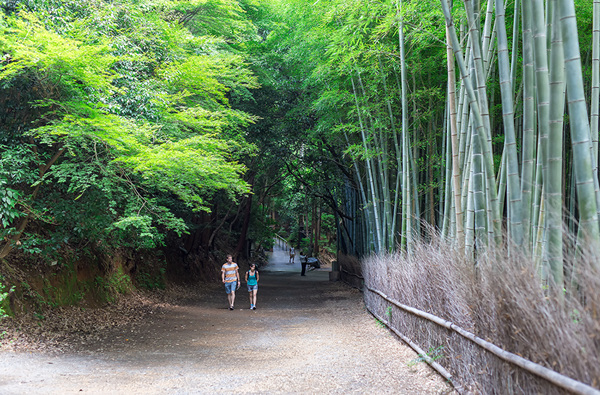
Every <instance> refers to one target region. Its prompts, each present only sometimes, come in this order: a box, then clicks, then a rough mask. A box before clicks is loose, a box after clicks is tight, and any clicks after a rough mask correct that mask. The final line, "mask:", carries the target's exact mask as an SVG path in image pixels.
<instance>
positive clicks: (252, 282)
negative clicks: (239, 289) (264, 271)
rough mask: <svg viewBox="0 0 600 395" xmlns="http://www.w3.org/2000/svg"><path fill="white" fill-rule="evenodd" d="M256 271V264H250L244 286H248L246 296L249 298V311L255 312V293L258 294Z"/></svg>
mask: <svg viewBox="0 0 600 395" xmlns="http://www.w3.org/2000/svg"><path fill="white" fill-rule="evenodd" d="M258 277H259V276H258V271H257V270H256V264H254V263H251V264H250V270H248V271H247V272H246V278H245V280H246V284H248V296H249V297H250V310H256V293H257V292H258Z"/></svg>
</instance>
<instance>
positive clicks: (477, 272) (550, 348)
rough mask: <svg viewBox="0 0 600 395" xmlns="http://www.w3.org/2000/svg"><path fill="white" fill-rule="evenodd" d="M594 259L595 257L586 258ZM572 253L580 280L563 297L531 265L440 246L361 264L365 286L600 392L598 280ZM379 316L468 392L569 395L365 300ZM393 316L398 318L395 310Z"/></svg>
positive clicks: (370, 297) (436, 242)
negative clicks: (468, 255)
mask: <svg viewBox="0 0 600 395" xmlns="http://www.w3.org/2000/svg"><path fill="white" fill-rule="evenodd" d="M587 252H588V253H589V252H590V251H587ZM576 255H577V254H568V257H567V259H566V262H565V263H566V265H565V266H566V267H567V268H569V270H566V272H567V274H568V275H569V274H570V273H571V272H573V271H572V270H571V268H573V267H575V268H576V270H575V271H576V272H577V273H579V274H578V275H577V277H576V278H577V281H576V282H574V283H573V285H572V286H568V287H565V289H564V290H561V289H557V287H553V286H545V285H544V283H543V281H542V280H541V277H540V275H539V270H537V269H536V264H535V263H534V262H533V261H532V259H531V258H528V257H526V256H524V255H521V254H517V253H511V256H510V257H509V256H507V254H506V251H504V250H487V252H486V254H485V255H482V256H479V257H478V259H477V265H475V264H474V261H473V259H466V258H464V257H461V255H460V254H458V253H457V251H455V250H454V249H453V248H452V247H451V246H449V245H447V244H446V243H444V242H443V241H442V240H441V239H440V238H439V237H433V238H432V239H431V241H430V242H429V243H421V244H419V245H417V246H416V249H415V253H414V254H413V255H412V256H411V257H407V256H406V255H404V254H400V253H395V254H389V255H384V256H371V257H369V258H367V259H364V260H363V261H362V274H363V276H364V278H365V284H366V285H367V286H369V287H371V288H374V289H377V290H379V291H381V292H383V293H385V294H386V295H388V296H390V297H391V298H392V299H395V300H397V301H399V302H400V303H403V304H405V305H409V306H412V307H415V308H418V309H420V310H423V311H426V312H429V313H431V314H434V315H436V316H438V317H440V318H443V319H446V320H448V321H452V322H453V323H455V324H457V325H459V326H461V327H462V328H464V329H466V330H468V331H470V332H472V333H474V334H476V335H477V336H479V337H481V338H483V339H485V340H487V341H489V342H492V343H494V344H496V345H497V346H500V347H501V348H503V349H504V350H506V351H510V352H512V353H514V354H517V355H520V356H522V357H524V358H527V359H529V360H531V361H533V362H536V363H538V364H540V365H543V366H545V367H547V368H550V369H552V370H554V371H556V372H559V373H561V374H564V375H566V376H568V377H571V378H573V379H576V380H578V381H581V382H583V383H586V384H588V385H591V386H593V387H596V388H599V387H600V364H599V361H600V359H599V357H600V317H599V315H598V314H599V312H600V310H599V308H600V273H598V270H597V269H595V268H594V265H592V264H591V259H586V258H587V257H592V256H595V254H591V253H589V254H587V253H586V251H582V252H581V255H579V256H577V257H576ZM365 302H366V303H367V306H368V307H369V308H370V309H373V311H375V312H377V314H379V315H380V316H385V315H387V316H388V317H389V318H390V322H391V324H392V325H393V326H394V327H395V328H396V329H398V330H399V331H400V332H402V333H404V334H405V335H406V336H408V337H409V338H411V339H412V340H413V341H414V342H416V343H417V344H419V345H420V346H421V348H422V349H424V350H430V351H431V354H432V355H434V354H437V353H440V355H441V356H442V358H441V359H438V360H437V362H439V363H440V364H441V365H442V366H444V367H445V368H446V369H448V370H449V371H450V372H451V373H452V374H453V375H454V376H455V377H456V379H457V381H459V382H460V383H461V384H462V385H464V386H465V387H466V388H469V389H471V390H473V391H475V392H481V393H497V394H512V393H527V394H529V393H544V394H551V393H557V394H559V393H564V390H560V389H557V388H556V387H554V386H553V385H552V384H550V383H548V382H546V381H545V380H543V379H540V378H538V377H536V376H534V375H532V374H530V373H527V372H524V371H523V370H522V369H520V368H518V367H515V366H513V365H511V364H509V363H507V362H505V361H503V360H501V359H499V358H498V357H496V356H494V355H493V354H491V353H489V352H487V351H485V350H483V349H481V348H479V347H478V346H476V345H474V344H473V343H472V342H470V341H469V340H467V339H464V338H463V337H462V336H460V335H458V334H456V333H455V332H453V331H450V330H448V329H446V328H443V327H440V326H438V325H436V324H434V323H431V322H428V321H426V320H424V319H422V318H419V317H416V316H414V315H412V314H409V313H406V312H404V311H403V310H401V309H399V308H397V307H395V306H393V305H390V303H389V302H386V301H385V300H383V299H382V298H381V297H380V296H378V295H375V294H373V293H371V292H368V291H365ZM389 307H391V309H389Z"/></svg>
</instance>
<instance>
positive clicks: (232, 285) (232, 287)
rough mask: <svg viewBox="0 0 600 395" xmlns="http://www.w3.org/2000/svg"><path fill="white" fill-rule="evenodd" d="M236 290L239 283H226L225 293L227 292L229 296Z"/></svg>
mask: <svg viewBox="0 0 600 395" xmlns="http://www.w3.org/2000/svg"><path fill="white" fill-rule="evenodd" d="M236 288H237V281H232V282H230V283H225V292H227V293H228V294H230V293H232V292H233V291H235V289H236Z"/></svg>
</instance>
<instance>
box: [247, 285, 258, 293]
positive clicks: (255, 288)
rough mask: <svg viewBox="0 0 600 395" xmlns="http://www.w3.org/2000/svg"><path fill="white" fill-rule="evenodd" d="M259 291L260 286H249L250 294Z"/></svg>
mask: <svg viewBox="0 0 600 395" xmlns="http://www.w3.org/2000/svg"><path fill="white" fill-rule="evenodd" d="M257 290H258V284H254V285H250V284H248V292H252V291H257Z"/></svg>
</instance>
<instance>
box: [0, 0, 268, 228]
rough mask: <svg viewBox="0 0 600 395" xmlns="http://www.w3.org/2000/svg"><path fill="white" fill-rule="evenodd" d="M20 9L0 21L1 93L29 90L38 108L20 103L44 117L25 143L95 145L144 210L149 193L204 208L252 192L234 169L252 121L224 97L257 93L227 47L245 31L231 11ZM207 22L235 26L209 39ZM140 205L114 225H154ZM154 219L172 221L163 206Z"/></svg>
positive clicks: (218, 6)
mask: <svg viewBox="0 0 600 395" xmlns="http://www.w3.org/2000/svg"><path fill="white" fill-rule="evenodd" d="M29 3H31V4H30V5H31V6H30V7H29V8H28V9H25V8H23V9H20V10H16V11H15V12H13V13H12V14H10V15H3V16H2V19H1V20H0V30H1V32H0V33H1V34H0V84H1V85H2V87H4V88H10V87H11V85H13V84H15V82H16V81H20V82H22V81H30V82H31V84H30V86H31V89H35V90H36V92H35V93H36V95H35V96H36V97H38V98H39V99H38V100H36V101H35V102H29V103H23V104H24V105H29V106H31V107H34V106H35V107H38V108H42V109H43V112H42V114H43V115H42V119H40V120H38V121H37V122H36V123H35V125H34V126H33V127H32V128H31V129H30V130H27V131H24V134H23V138H29V137H26V136H30V137H33V138H36V140H37V141H43V142H45V143H47V144H48V145H49V146H52V144H57V143H60V144H64V145H65V146H67V147H69V146H72V145H74V144H75V145H76V144H79V142H81V141H84V140H85V141H91V142H94V143H95V144H101V145H102V146H103V148H104V149H103V150H102V153H103V155H105V158H104V162H105V163H111V167H114V168H117V169H119V170H118V171H117V172H115V174H114V176H115V177H125V178H127V179H128V180H130V179H135V181H134V184H135V185H134V187H135V188H139V189H143V190H144V191H146V193H145V195H144V196H145V199H146V203H147V202H151V201H152V199H153V198H152V197H151V196H148V195H149V194H148V192H147V191H156V192H157V193H163V194H167V195H171V196H173V195H174V196H176V197H177V198H179V199H180V200H181V201H182V202H183V203H184V204H185V205H186V206H188V207H190V208H192V209H194V210H208V208H209V205H208V204H207V199H208V198H210V197H211V196H212V195H213V194H214V193H215V192H216V191H219V190H224V191H226V192H227V193H228V194H229V195H230V196H231V197H235V196H239V195H240V194H245V193H248V192H249V186H248V184H247V183H246V182H245V181H244V180H243V178H242V176H243V174H244V172H245V170H246V168H245V166H244V165H242V164H241V163H240V160H241V159H242V158H243V157H244V156H247V155H252V154H253V152H254V151H255V149H254V147H253V146H252V145H250V144H248V143H247V142H246V141H245V139H244V138H243V130H244V128H245V127H246V126H248V125H249V124H250V123H252V122H254V121H255V117H253V116H251V115H250V114H247V113H244V112H243V111H240V110H236V109H234V108H231V106H230V103H229V98H230V97H231V96H232V95H236V96H237V97H249V96H250V90H251V89H254V88H256V87H258V84H257V82H256V78H255V77H254V76H253V75H252V73H251V72H250V70H249V68H248V67H247V65H246V64H245V61H244V58H243V56H242V55H240V54H239V53H234V52H233V51H232V50H231V46H230V45H231V44H234V41H235V39H236V36H235V34H233V33H232V31H233V30H236V29H237V31H240V32H242V31H243V35H245V36H248V34H249V32H251V31H252V24H251V23H250V22H249V21H248V20H245V19H244V15H243V10H242V8H241V7H240V6H239V4H238V2H235V1H225V0H222V1H197V0H195V1H193V0H190V1H177V2H174V1H166V0H165V1H136V2H122V3H115V2H103V1H99V0H86V6H87V9H86V7H81V4H78V5H77V6H74V5H73V4H75V3H73V4H70V3H68V2H66V3H65V5H64V6H60V5H58V6H56V7H58V8H56V9H52V10H48V9H45V8H44V6H45V5H44V4H45V3H44V4H42V3H43V2H40V4H41V5H40V6H39V7H37V8H36V4H37V2H35V1H30V2H29ZM70 7H71V8H70ZM32 10H33V11H32ZM57 13H58V14H60V16H61V17H60V18H58V19H53V18H50V17H49V15H51V14H57ZM207 18H208V19H207ZM219 18H220V19H219ZM208 20H210V21H212V22H211V24H212V23H213V22H215V21H219V20H220V23H221V25H222V26H220V27H219V28H221V29H222V28H224V26H227V24H228V23H229V24H231V26H234V27H235V29H233V30H232V31H230V32H229V33H228V34H227V37H223V38H220V37H218V36H214V35H211V36H209V35H208V34H210V33H214V31H215V30H214V29H213V31H208V30H209V29H208V27H210V26H208V25H206V21H208ZM186 26H189V28H188V27H186ZM211 26H212V25H211ZM192 27H193V29H192V30H190V29H191V28H192ZM242 27H243V28H242ZM203 29H204V31H203ZM202 34H206V35H204V36H203V35H202ZM82 139H83V140H82ZM58 166H59V163H57V164H56V165H55V167H58ZM57 171H58V170H57ZM50 172H52V169H51V170H50ZM130 176H131V177H130ZM46 179H47V180H49V179H51V176H47V177H46ZM146 203H144V202H141V203H140V204H139V210H138V211H137V212H135V210H133V211H132V210H129V211H131V212H132V213H131V214H130V215H129V214H127V211H128V210H123V211H122V213H123V214H122V215H121V216H120V217H118V218H117V221H116V222H115V228H116V229H124V228H126V227H127V226H133V227H138V228H139V227H142V228H148V229H149V228H151V227H152V226H151V224H150V223H149V222H148V221H149V220H148V218H150V217H151V216H152V215H153V214H152V213H149V214H148V215H145V214H143V213H144V212H145V211H144V208H147V207H150V206H151V205H150V204H148V205H147V206H146ZM152 211H153V212H154V213H157V212H162V214H161V215H160V216H161V217H163V218H166V217H169V216H170V213H169V214H167V213H168V211H169V210H168V209H166V208H165V207H162V206H161V207H153V208H152ZM154 217H155V221H157V222H160V219H158V218H156V214H154ZM175 222H176V221H175ZM176 227H177V228H178V229H180V230H181V227H180V224H179V223H178V224H177V226H176Z"/></svg>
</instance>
